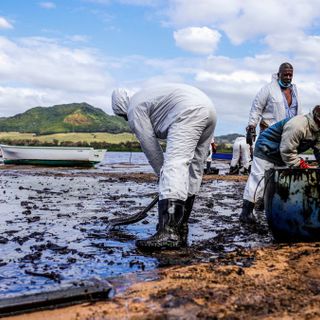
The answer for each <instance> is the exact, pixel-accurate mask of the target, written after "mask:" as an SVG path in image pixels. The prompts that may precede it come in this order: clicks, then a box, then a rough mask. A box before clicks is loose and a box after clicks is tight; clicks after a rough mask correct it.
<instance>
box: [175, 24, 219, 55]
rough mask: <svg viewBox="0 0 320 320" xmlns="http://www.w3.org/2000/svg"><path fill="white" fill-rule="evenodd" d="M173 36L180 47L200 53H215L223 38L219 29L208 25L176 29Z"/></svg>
mask: <svg viewBox="0 0 320 320" xmlns="http://www.w3.org/2000/svg"><path fill="white" fill-rule="evenodd" d="M173 36H174V39H175V41H176V45H177V46H178V47H180V48H182V49H185V50H187V51H191V52H194V53H200V54H211V53H213V52H214V51H215V50H216V48H217V46H218V43H219V40H220V38H221V34H220V33H219V32H218V31H216V30H212V29H209V28H207V27H201V28H196V27H191V28H184V29H180V30H177V31H175V32H174V34H173Z"/></svg>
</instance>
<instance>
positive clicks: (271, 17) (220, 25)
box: [166, 0, 320, 44]
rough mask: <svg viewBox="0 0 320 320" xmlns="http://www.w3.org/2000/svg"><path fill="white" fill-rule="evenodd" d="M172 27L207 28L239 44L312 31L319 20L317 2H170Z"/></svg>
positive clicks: (319, 10) (180, 0)
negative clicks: (200, 26) (222, 33)
mask: <svg viewBox="0 0 320 320" xmlns="http://www.w3.org/2000/svg"><path fill="white" fill-rule="evenodd" d="M166 14H167V17H168V19H169V23H170V24H171V25H173V26H175V27H188V26H190V25H207V26H210V27H213V28H214V29H216V30H221V31H223V32H224V33H226V35H227V36H228V37H229V39H230V40H231V41H232V42H233V43H235V44H240V43H243V42H244V41H246V40H250V39H254V38H256V37H257V36H262V37H264V36H266V35H269V34H286V33H287V32H290V31H293V30H295V31H298V30H302V29H307V28H309V27H312V26H313V24H314V23H316V22H317V19H319V17H320V1H319V0H315V1H309V0H295V1H292V2H291V3H290V6H288V5H287V4H286V3H285V2H281V1H278V0H268V1H264V2H263V1H256V0H242V1H238V0H229V1H227V2H225V3H223V5H222V3H221V1H220V0H202V1H198V0H188V1H184V0H172V1H170V4H169V8H168V9H167V10H166Z"/></svg>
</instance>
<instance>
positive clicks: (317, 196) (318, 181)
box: [264, 168, 320, 242]
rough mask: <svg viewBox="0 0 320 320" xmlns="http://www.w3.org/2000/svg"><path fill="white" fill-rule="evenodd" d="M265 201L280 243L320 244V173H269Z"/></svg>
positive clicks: (267, 213)
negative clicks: (318, 242) (316, 242)
mask: <svg viewBox="0 0 320 320" xmlns="http://www.w3.org/2000/svg"><path fill="white" fill-rule="evenodd" d="M264 201H265V210H266V215H267V220H268V224H269V227H270V229H271V231H272V233H273V236H274V238H275V239H276V240H278V241H285V242H287V241H289V242H290V241H319V240H320V169H288V168H274V169H270V170H268V171H267V172H266V173H265V196H264Z"/></svg>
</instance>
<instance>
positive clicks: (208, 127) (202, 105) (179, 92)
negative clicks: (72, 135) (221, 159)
mask: <svg viewBox="0 0 320 320" xmlns="http://www.w3.org/2000/svg"><path fill="white" fill-rule="evenodd" d="M112 107H113V110H114V112H115V113H116V114H118V115H121V114H122V115H127V117H128V121H129V126H130V128H131V129H132V131H133V132H134V133H135V134H136V136H137V138H138V140H139V141H140V144H141V148H142V150H143V151H144V153H145V154H146V157H147V159H148V160H149V163H150V165H151V166H152V168H153V169H154V171H155V173H156V174H157V175H158V176H160V180H159V199H160V200H162V199H168V198H170V199H178V200H183V201H185V200H186V199H187V197H188V196H190V195H194V194H196V193H197V192H198V191H199V189H200V184H201V180H202V175H203V163H204V161H205V159H206V157H207V155H208V149H209V144H210V141H211V138H212V135H213V132H214V128H215V125H216V111H215V108H214V106H213V103H212V101H211V100H210V99H209V97H208V96H207V95H205V94H204V93H203V92H202V91H200V90H199V89H197V88H195V87H192V86H189V85H184V84H165V85H159V86H154V87H150V88H145V89H142V90H141V91H139V92H137V93H136V94H134V95H133V96H132V97H131V98H130V99H129V98H128V96H127V95H126V93H125V91H124V90H121V89H120V90H115V91H114V93H113V96H112ZM158 139H166V140H167V147H166V153H165V154H164V153H163V151H162V148H161V146H160V144H159V141H158Z"/></svg>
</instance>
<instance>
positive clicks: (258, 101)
mask: <svg viewBox="0 0 320 320" xmlns="http://www.w3.org/2000/svg"><path fill="white" fill-rule="evenodd" d="M268 96H269V88H268V87H266V86H265V87H263V88H262V89H261V90H260V91H259V92H258V93H257V95H256V96H255V98H254V100H253V102H252V106H251V110H250V113H249V121H248V127H247V129H248V128H249V127H250V128H256V126H257V125H258V123H259V121H260V118H261V115H262V112H263V110H264V108H265V107H266V105H267V101H268Z"/></svg>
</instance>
